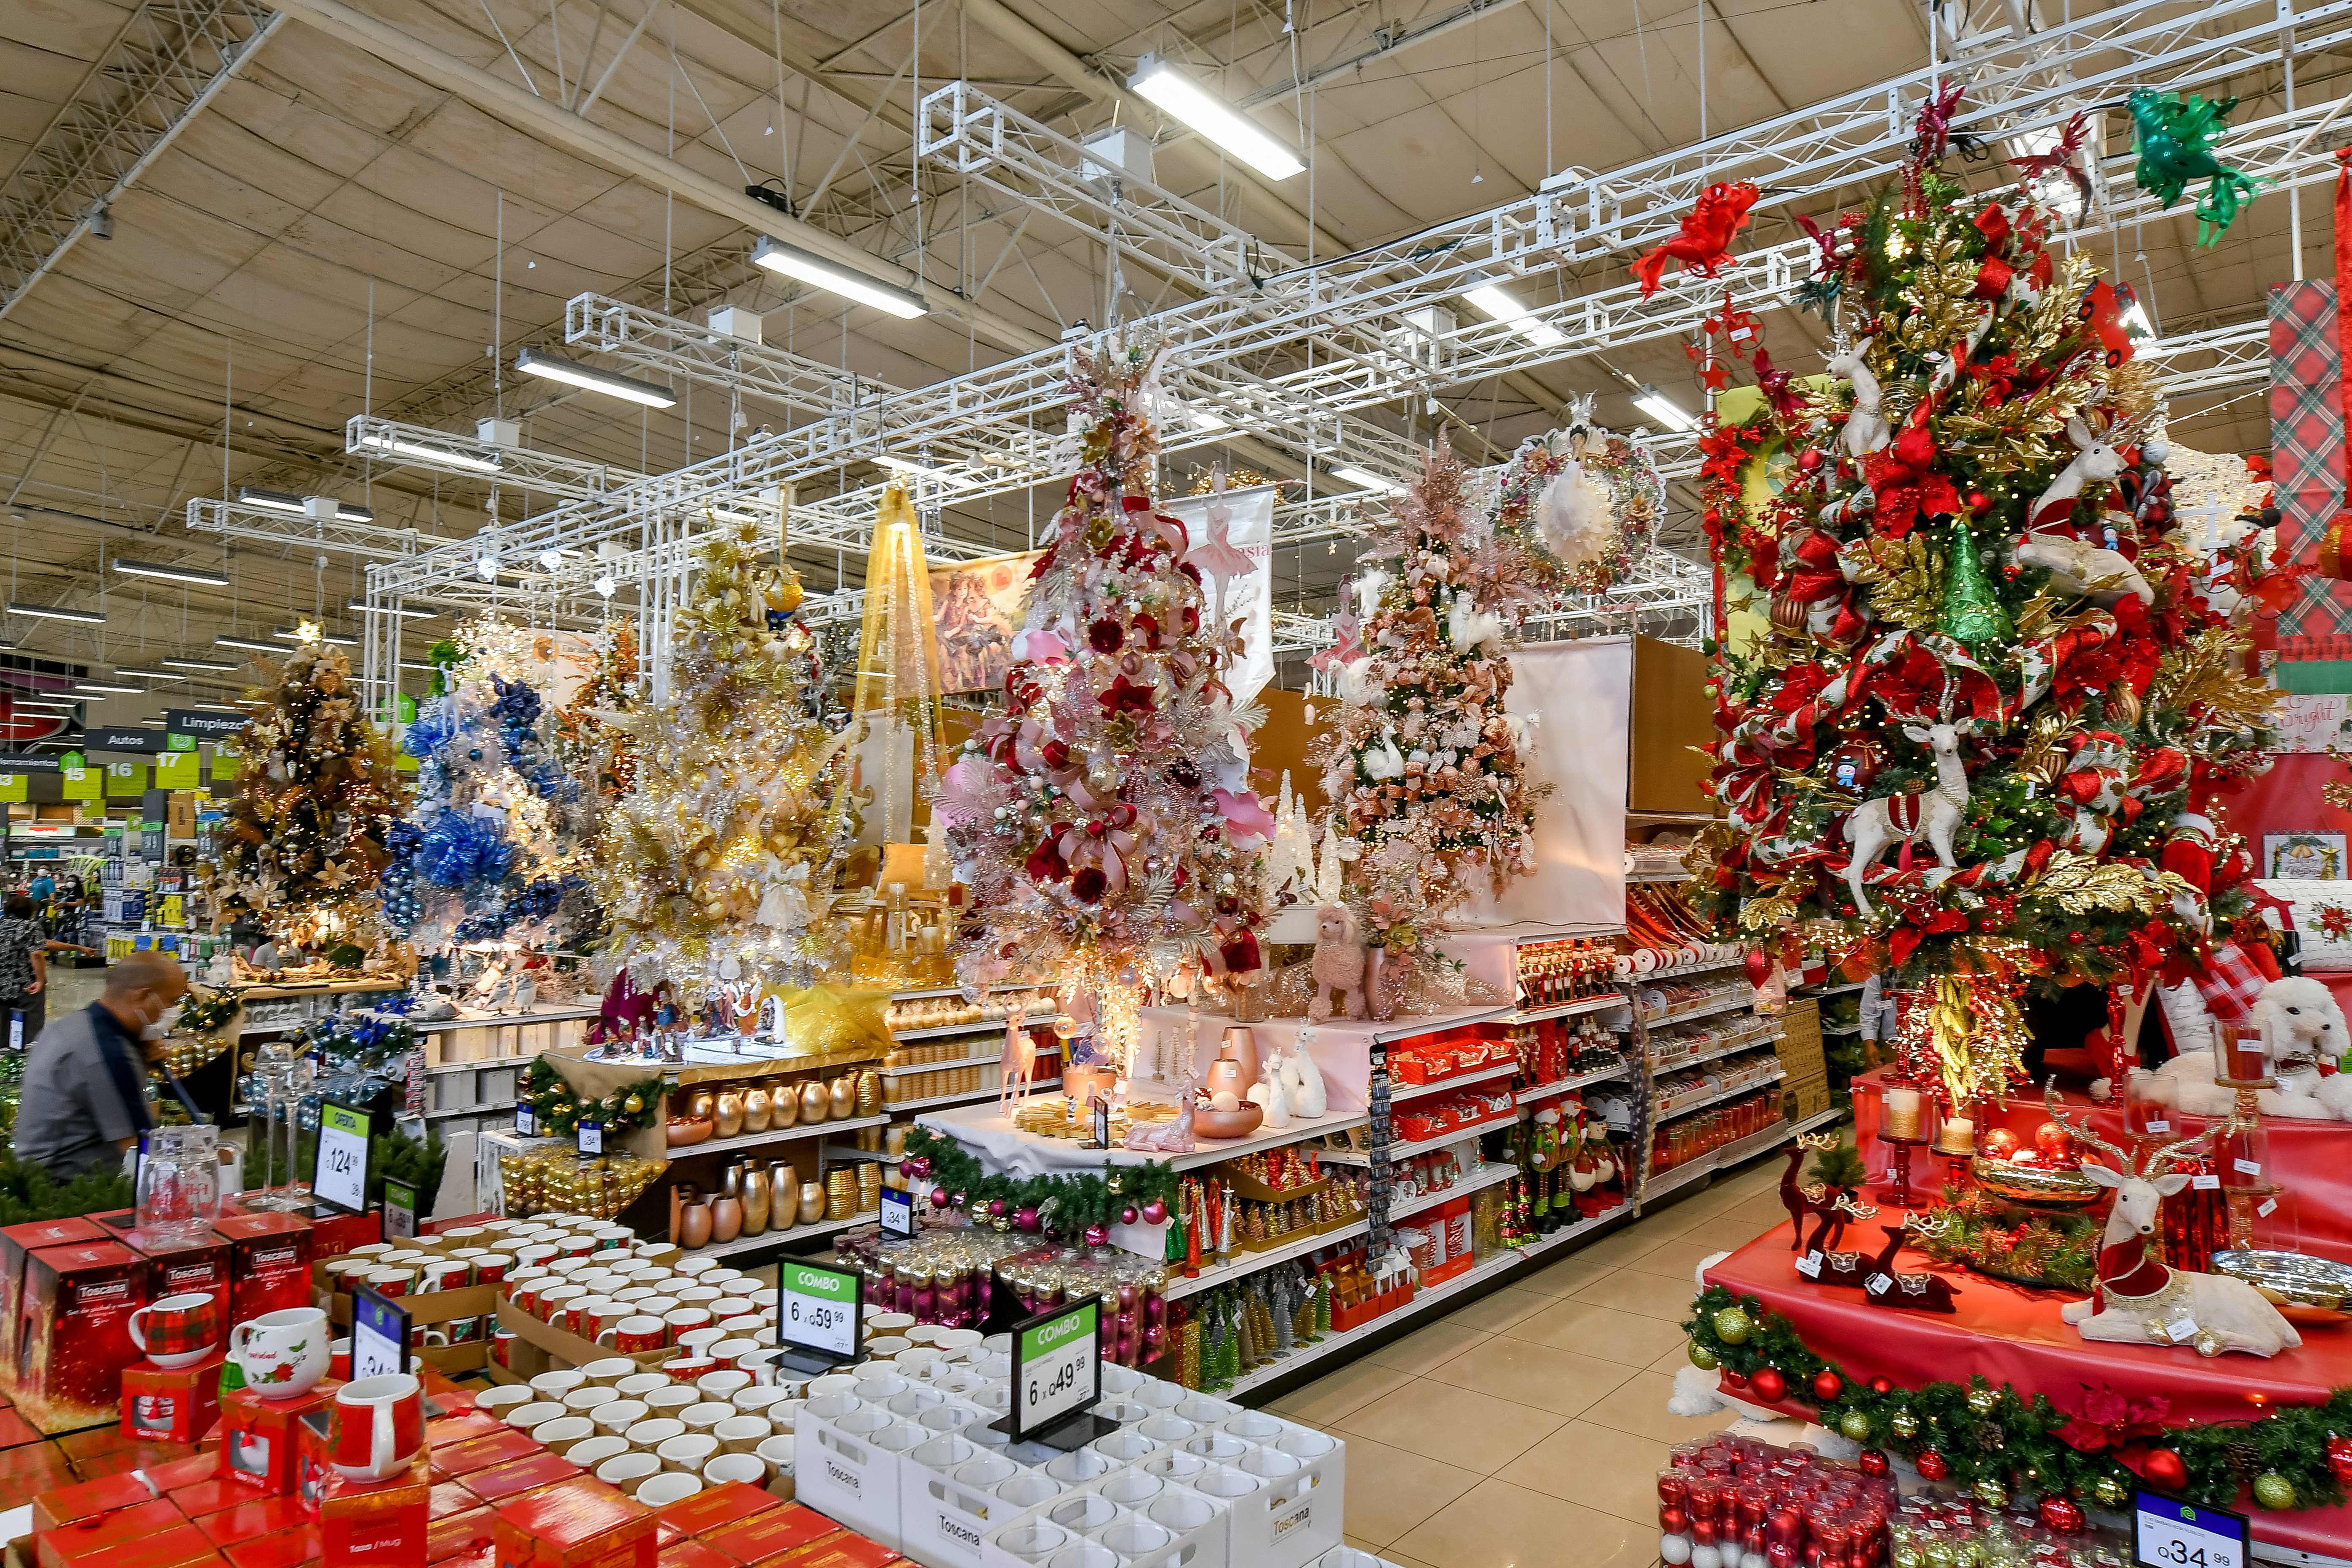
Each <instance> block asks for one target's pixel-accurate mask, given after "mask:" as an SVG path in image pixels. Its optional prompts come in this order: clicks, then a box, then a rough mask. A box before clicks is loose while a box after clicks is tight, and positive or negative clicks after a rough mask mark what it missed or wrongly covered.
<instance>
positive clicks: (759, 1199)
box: [743, 1160, 775, 1236]
mask: <svg viewBox="0 0 2352 1568" xmlns="http://www.w3.org/2000/svg"><path fill="white" fill-rule="evenodd" d="M774 1206H775V1204H774V1194H773V1192H772V1189H771V1188H770V1186H769V1184H768V1173H767V1171H766V1169H765V1168H764V1167H762V1166H761V1163H760V1162H759V1161H757V1160H746V1161H744V1162H743V1234H744V1235H745V1236H765V1235H767V1233H768V1216H769V1215H770V1214H771V1213H772V1210H773V1209H774Z"/></svg>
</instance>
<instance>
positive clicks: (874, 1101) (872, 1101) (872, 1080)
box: [857, 1068, 882, 1116]
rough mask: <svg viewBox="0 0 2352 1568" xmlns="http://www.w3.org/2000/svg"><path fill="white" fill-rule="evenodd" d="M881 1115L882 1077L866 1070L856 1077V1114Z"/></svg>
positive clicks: (870, 1070)
mask: <svg viewBox="0 0 2352 1568" xmlns="http://www.w3.org/2000/svg"><path fill="white" fill-rule="evenodd" d="M881 1113H882V1075H881V1074H880V1073H878V1072H876V1071H875V1070H874V1069H873V1068H866V1070H865V1071H864V1072H862V1073H859V1074H858V1075H857V1114H858V1115H860V1116H879V1115H880V1114H881Z"/></svg>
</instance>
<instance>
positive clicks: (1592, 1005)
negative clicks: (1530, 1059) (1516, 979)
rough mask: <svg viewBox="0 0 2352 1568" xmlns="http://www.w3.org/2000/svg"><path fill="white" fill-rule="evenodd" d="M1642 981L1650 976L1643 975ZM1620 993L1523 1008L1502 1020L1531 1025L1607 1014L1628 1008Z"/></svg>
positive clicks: (1629, 1004)
mask: <svg viewBox="0 0 2352 1568" xmlns="http://www.w3.org/2000/svg"><path fill="white" fill-rule="evenodd" d="M1641 978H1642V979H1644V980H1646V979H1649V978H1651V976H1649V975H1643V976H1641ZM1632 1005H1633V1004H1632V1003H1631V1002H1628V1001H1627V1000H1626V999H1625V997H1624V995H1623V994H1622V993H1619V992H1615V991H1612V992H1611V993H1609V994H1607V995H1605V996H1582V997H1579V998H1578V999H1577V1000H1575V1001H1573V1002H1555V1003H1553V1004H1552V1005H1549V1006H1548V1007H1524V1008H1521V1009H1520V1010H1519V1011H1517V1012H1516V1013H1513V1014H1512V1015H1511V1016H1509V1017H1507V1018H1505V1019H1504V1020H1503V1022H1504V1023H1506V1024H1533V1023H1538V1022H1540V1021H1541V1020H1543V1019H1545V1018H1572V1017H1574V1016H1576V1015H1578V1014H1579V1013H1608V1012H1613V1011H1615V1010H1616V1009H1617V1008H1620V1007H1630V1006H1632Z"/></svg>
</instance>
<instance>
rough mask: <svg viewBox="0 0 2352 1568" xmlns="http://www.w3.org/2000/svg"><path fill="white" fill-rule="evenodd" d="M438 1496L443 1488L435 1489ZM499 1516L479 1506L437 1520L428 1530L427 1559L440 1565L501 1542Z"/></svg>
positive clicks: (426, 1536) (432, 1522)
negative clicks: (450, 1559)
mask: <svg viewBox="0 0 2352 1568" xmlns="http://www.w3.org/2000/svg"><path fill="white" fill-rule="evenodd" d="M433 1490H434V1491H435V1493H436V1494H438V1493H439V1492H440V1490H441V1489H440V1488H439V1487H435V1488H434V1489H433ZM498 1522H499V1516H498V1515H496V1514H494V1513H492V1512H491V1511H490V1510H488V1509H486V1508H483V1507H482V1506H480V1505H479V1504H476V1505H475V1506H474V1507H472V1508H469V1509H467V1510H464V1511H462V1512H459V1513H452V1514H446V1515H444V1516H443V1517H441V1518H439V1519H436V1520H433V1521H430V1523H429V1524H428V1525H427V1526H426V1528H425V1561H426V1562H427V1563H440V1562H444V1561H446V1560H447V1559H449V1558H452V1557H462V1556H466V1555H468V1554H470V1553H472V1552H479V1551H480V1550H481V1549H482V1548H483V1547H485V1546H494V1545H496V1544H497V1543H498Z"/></svg>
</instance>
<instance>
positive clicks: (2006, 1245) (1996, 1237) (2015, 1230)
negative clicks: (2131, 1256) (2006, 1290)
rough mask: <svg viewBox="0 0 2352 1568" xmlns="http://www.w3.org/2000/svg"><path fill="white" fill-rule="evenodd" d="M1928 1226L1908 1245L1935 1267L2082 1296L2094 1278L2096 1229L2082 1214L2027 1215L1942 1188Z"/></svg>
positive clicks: (1974, 1193)
mask: <svg viewBox="0 0 2352 1568" xmlns="http://www.w3.org/2000/svg"><path fill="white" fill-rule="evenodd" d="M1927 1221H1928V1224H1929V1225H1932V1226H1933V1227H1934V1228H1922V1229H1921V1230H1920V1232H1919V1233H1918V1234H1917V1235H1916V1237H1913V1238H1912V1242H1911V1245H1912V1246H1914V1247H1917V1248H1918V1249H1919V1250H1920V1251H1921V1252H1922V1253H1924V1254H1926V1255H1927V1257H1929V1258H1934V1259H1935V1260H1936V1261H1937V1262H1938V1263H1959V1264H1965V1265H1967V1266H1969V1267H1970V1268H1975V1269H1976V1270H1977V1271H1978V1272H1979V1273H1982V1274H1989V1275H1991V1276H1992V1277H1994V1278H1995V1279H2016V1280H2024V1281H2031V1282H2036V1283H2041V1284H2046V1285H2054V1286H2058V1287H2061V1288H2062V1289H2068V1290H2081V1291H2087V1290H2089V1289H2091V1286H2092V1283H2093V1281H2094V1280H2095V1279H2096V1278H2097V1277H2098V1266H2099V1234H2100V1226H2099V1225H2098V1223H2097V1222H2096V1221H2095V1220H2092V1219H2089V1218H2087V1217H2085V1216H2084V1215H2054V1216H2053V1215H2035V1214H2028V1213H2026V1212H2024V1211H2023V1210H2021V1209H2019V1208H2017V1207H2016V1206H2015V1205H2011V1204H2005V1203H2003V1202H2001V1201H2000V1199H1998V1198H1995V1197H1992V1196H1990V1195H1989V1194H1985V1193H1984V1192H1982V1191H1980V1190H1978V1189H1976V1188H1973V1187H1969V1188H1963V1187H1954V1186H1947V1187H1945V1188H1944V1195H1943V1201H1942V1202H1941V1203H1938V1204H1937V1205H1932V1206H1931V1207H1930V1208H1929V1209H1928V1211H1927Z"/></svg>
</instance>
